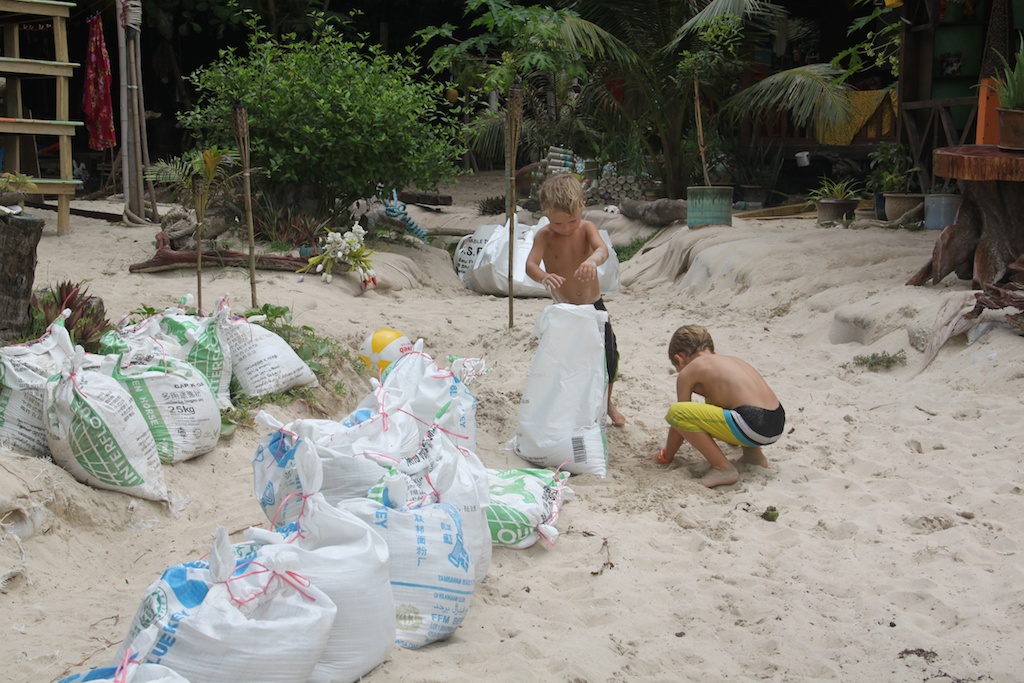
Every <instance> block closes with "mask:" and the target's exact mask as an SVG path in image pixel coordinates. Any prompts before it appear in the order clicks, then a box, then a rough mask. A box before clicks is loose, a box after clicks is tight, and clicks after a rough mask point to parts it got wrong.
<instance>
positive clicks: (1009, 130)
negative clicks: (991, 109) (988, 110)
mask: <svg viewBox="0 0 1024 683" xmlns="http://www.w3.org/2000/svg"><path fill="white" fill-rule="evenodd" d="M996 114H997V116H998V117H999V118H998V120H999V149H1005V150H1008V151H1011V152H1018V151H1022V150H1024V111H1022V110H1020V109H1002V108H998V109H996Z"/></svg>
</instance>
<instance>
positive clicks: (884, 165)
mask: <svg viewBox="0 0 1024 683" xmlns="http://www.w3.org/2000/svg"><path fill="white" fill-rule="evenodd" d="M868 168H869V171H868V176H867V180H866V181H865V184H866V186H867V189H868V190H870V191H872V192H875V193H878V192H902V193H908V192H913V191H914V190H915V189H917V187H918V178H917V171H918V169H917V167H916V166H915V164H914V158H913V157H912V156H910V153H909V152H907V148H906V147H904V146H903V145H901V144H899V143H896V142H880V143H879V144H878V147H876V148H875V149H873V150H871V151H870V152H869V153H868Z"/></svg>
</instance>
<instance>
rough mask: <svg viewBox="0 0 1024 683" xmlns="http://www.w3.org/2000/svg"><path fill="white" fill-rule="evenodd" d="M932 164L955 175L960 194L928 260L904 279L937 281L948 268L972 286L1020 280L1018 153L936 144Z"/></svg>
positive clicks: (1022, 207) (1022, 172) (1022, 174)
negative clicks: (959, 200)
mask: <svg viewBox="0 0 1024 683" xmlns="http://www.w3.org/2000/svg"><path fill="white" fill-rule="evenodd" d="M932 167H933V169H934V173H935V175H937V176H940V177H943V178H955V179H957V180H959V181H960V183H959V184H960V191H961V194H962V195H963V200H962V201H961V202H960V210H959V211H958V212H957V214H956V219H955V220H954V221H953V222H952V223H951V224H950V225H948V226H946V228H944V229H943V230H942V232H941V233H939V236H938V238H937V239H936V240H935V248H934V249H933V251H932V258H931V260H930V261H929V262H928V263H926V264H925V265H924V266H923V267H922V268H921V270H919V271H918V272H917V273H915V274H914V276H913V277H911V278H910V280H908V281H907V284H908V285H923V284H925V283H926V282H928V281H929V280H930V281H931V283H932V284H937V283H938V282H939V281H940V280H942V278H944V277H946V276H947V275H949V274H950V273H953V272H955V273H956V274H957V277H960V278H962V279H965V280H966V279H970V280H971V281H972V282H973V285H974V287H975V288H976V289H984V287H985V286H986V285H991V284H996V283H999V282H1003V281H1007V280H1009V281H1016V282H1024V259H1022V254H1024V153H1020V152H1006V151H1003V150H1001V149H999V148H998V147H997V146H996V145H960V146H958V147H940V148H938V149H936V150H935V151H934V152H933V158H932Z"/></svg>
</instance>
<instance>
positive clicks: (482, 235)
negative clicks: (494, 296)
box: [455, 225, 508, 289]
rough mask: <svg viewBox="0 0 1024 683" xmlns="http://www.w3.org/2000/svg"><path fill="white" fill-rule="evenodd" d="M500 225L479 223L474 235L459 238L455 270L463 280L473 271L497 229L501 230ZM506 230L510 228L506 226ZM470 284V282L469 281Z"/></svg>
mask: <svg viewBox="0 0 1024 683" xmlns="http://www.w3.org/2000/svg"><path fill="white" fill-rule="evenodd" d="M501 229H502V226H500V225H478V226H476V230H474V231H473V234H472V235H466V236H465V237H463V238H462V239H460V240H459V243H458V245H457V246H456V247H455V272H456V273H457V274H458V276H459V277H460V278H462V280H463V282H465V281H466V278H467V277H468V274H469V273H471V272H472V271H473V270H474V269H475V267H476V263H477V261H478V260H479V258H480V254H481V253H483V250H484V246H485V245H486V244H487V242H488V241H490V239H491V236H493V235H494V232H495V231H496V230H501ZM505 230H506V232H507V230H508V228H505ZM467 286H468V283H467ZM470 289H472V287H470Z"/></svg>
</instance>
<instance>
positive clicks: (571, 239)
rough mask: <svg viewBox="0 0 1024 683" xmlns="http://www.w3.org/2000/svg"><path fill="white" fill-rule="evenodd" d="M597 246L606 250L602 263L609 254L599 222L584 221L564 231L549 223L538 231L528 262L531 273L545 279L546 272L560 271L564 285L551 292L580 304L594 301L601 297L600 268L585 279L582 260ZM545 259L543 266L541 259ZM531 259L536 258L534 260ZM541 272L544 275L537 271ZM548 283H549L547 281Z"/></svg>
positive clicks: (552, 289) (567, 301)
mask: <svg viewBox="0 0 1024 683" xmlns="http://www.w3.org/2000/svg"><path fill="white" fill-rule="evenodd" d="M596 249H601V250H605V253H604V254H603V258H601V259H599V261H600V262H601V263H603V262H604V259H605V258H607V248H606V247H605V246H604V241H603V240H601V237H600V235H599V234H598V232H597V226H595V225H594V224H593V223H591V222H590V221H581V222H580V226H579V228H577V229H574V230H572V231H571V232H570V233H569V234H562V233H559V232H556V231H555V230H552V229H551V227H550V226H545V227H543V228H541V229H540V230H539V231H537V236H536V237H535V238H534V244H533V250H531V252H530V258H529V260H528V264H527V273H528V274H529V275H530V277H533V278H534V279H535V280H538V281H541V279H543V275H544V273H545V272H546V273H547V274H554V275H558V276H559V277H560V278H564V280H565V281H564V282H562V284H561V286H558V287H551V286H550V285H549V289H550V290H551V295H552V297H554V299H555V301H557V302H559V303H569V304H577V305H586V304H592V303H594V302H595V301H597V300H598V299H599V298H601V284H600V282H599V281H598V279H597V276H596V271H595V272H593V274H592V276H591V277H588V278H586V279H581V277H580V264H582V263H583V262H584V261H585V260H586V259H588V258H589V257H590V256H591V255H592V254H594V252H595V250H596ZM542 260H543V270H540V262H541V261H542ZM529 261H533V262H534V263H533V264H530V263H529ZM538 274H539V275H540V278H538V277H537V275H538ZM545 284H548V283H545Z"/></svg>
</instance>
